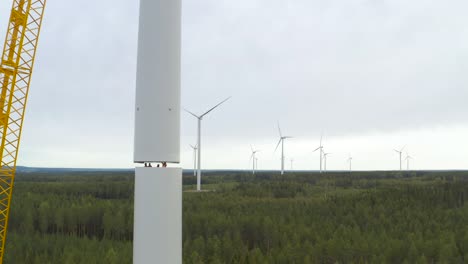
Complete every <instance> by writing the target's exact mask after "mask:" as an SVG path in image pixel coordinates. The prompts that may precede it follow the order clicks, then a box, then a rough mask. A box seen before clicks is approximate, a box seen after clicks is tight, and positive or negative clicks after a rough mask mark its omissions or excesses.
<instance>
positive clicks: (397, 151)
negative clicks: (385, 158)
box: [394, 146, 406, 171]
mask: <svg viewBox="0 0 468 264" xmlns="http://www.w3.org/2000/svg"><path fill="white" fill-rule="evenodd" d="M405 147H406V146H403V147H402V148H401V149H400V150H397V149H394V151H395V152H396V153H398V155H399V157H400V171H401V168H402V167H401V164H402V163H401V162H402V159H401V154H402V153H403V149H405Z"/></svg>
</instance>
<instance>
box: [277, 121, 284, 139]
mask: <svg viewBox="0 0 468 264" xmlns="http://www.w3.org/2000/svg"><path fill="white" fill-rule="evenodd" d="M278 132H279V134H280V137H283V134H282V133H281V127H280V125H279V122H278Z"/></svg>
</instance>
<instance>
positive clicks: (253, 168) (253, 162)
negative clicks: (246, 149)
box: [250, 145, 260, 174]
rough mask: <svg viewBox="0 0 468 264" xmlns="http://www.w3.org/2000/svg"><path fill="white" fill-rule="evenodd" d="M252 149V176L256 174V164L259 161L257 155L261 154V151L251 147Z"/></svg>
mask: <svg viewBox="0 0 468 264" xmlns="http://www.w3.org/2000/svg"><path fill="white" fill-rule="evenodd" d="M250 149H251V150H252V155H251V156H250V160H251V161H252V174H255V162H256V160H257V158H256V154H257V152H260V150H258V149H257V150H254V148H253V147H252V145H250Z"/></svg>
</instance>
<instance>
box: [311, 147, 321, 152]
mask: <svg viewBox="0 0 468 264" xmlns="http://www.w3.org/2000/svg"><path fill="white" fill-rule="evenodd" d="M320 148H321V147H318V148H316V149H315V150H314V151H312V152H315V151H317V150H319V149H320Z"/></svg>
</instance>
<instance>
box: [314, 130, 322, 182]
mask: <svg viewBox="0 0 468 264" xmlns="http://www.w3.org/2000/svg"><path fill="white" fill-rule="evenodd" d="M322 139H323V135H321V136H320V145H319V147H318V148H316V149H315V150H314V151H313V152H315V151H317V150H320V151H319V154H320V158H319V159H320V173H322V159H323V145H322Z"/></svg>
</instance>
